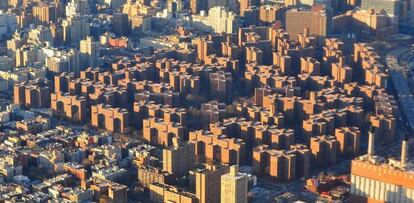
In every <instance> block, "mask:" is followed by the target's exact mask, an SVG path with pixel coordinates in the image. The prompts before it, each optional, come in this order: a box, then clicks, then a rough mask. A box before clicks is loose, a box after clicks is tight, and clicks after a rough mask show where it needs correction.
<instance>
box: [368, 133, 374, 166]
mask: <svg viewBox="0 0 414 203" xmlns="http://www.w3.org/2000/svg"><path fill="white" fill-rule="evenodd" d="M374 146H375V134H374V127H372V126H371V127H370V128H369V132H368V159H369V160H372V158H373V156H374V153H375V149H374Z"/></svg>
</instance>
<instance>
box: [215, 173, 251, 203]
mask: <svg viewBox="0 0 414 203" xmlns="http://www.w3.org/2000/svg"><path fill="white" fill-rule="evenodd" d="M238 171H239V168H238V166H231V167H230V172H229V173H228V174H225V175H222V176H221V202H225V203H247V190H248V188H247V187H248V185H247V184H248V178H247V176H246V175H243V174H241V173H239V172H238Z"/></svg>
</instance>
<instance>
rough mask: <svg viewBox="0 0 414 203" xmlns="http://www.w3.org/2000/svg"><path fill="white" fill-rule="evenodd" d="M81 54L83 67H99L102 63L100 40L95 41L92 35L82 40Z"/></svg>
mask: <svg viewBox="0 0 414 203" xmlns="http://www.w3.org/2000/svg"><path fill="white" fill-rule="evenodd" d="M80 56H81V62H82V63H81V64H82V66H84V67H82V68H87V67H89V66H91V67H98V66H99V65H100V64H101V62H100V46H99V42H96V41H93V39H92V37H86V39H84V40H82V41H80Z"/></svg>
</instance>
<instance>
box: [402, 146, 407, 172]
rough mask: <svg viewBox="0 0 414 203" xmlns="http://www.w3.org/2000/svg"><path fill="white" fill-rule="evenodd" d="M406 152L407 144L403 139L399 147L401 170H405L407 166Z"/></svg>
mask: <svg viewBox="0 0 414 203" xmlns="http://www.w3.org/2000/svg"><path fill="white" fill-rule="evenodd" d="M407 152H408V144H407V140H406V139H404V140H403V141H402V145H401V168H403V169H404V168H405V167H406V165H407Z"/></svg>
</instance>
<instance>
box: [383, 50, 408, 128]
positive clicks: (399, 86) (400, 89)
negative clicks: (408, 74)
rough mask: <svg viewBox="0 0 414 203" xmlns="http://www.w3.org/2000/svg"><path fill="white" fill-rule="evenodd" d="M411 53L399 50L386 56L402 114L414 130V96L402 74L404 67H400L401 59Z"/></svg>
mask: <svg viewBox="0 0 414 203" xmlns="http://www.w3.org/2000/svg"><path fill="white" fill-rule="evenodd" d="M408 51H410V49H408V48H398V49H395V50H393V51H391V52H390V53H389V54H388V55H387V56H386V63H387V66H388V68H389V73H390V77H391V80H392V83H393V84H394V87H395V90H396V93H397V96H398V102H399V104H400V105H399V106H400V107H402V109H401V112H402V113H403V114H404V117H405V119H406V124H407V126H408V127H410V129H411V130H414V96H413V94H412V93H411V91H410V88H409V87H408V82H407V80H406V78H405V76H404V74H403V73H402V71H403V70H404V67H402V66H401V65H400V62H399V59H400V57H401V56H402V55H403V54H405V53H407V52H408Z"/></svg>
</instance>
